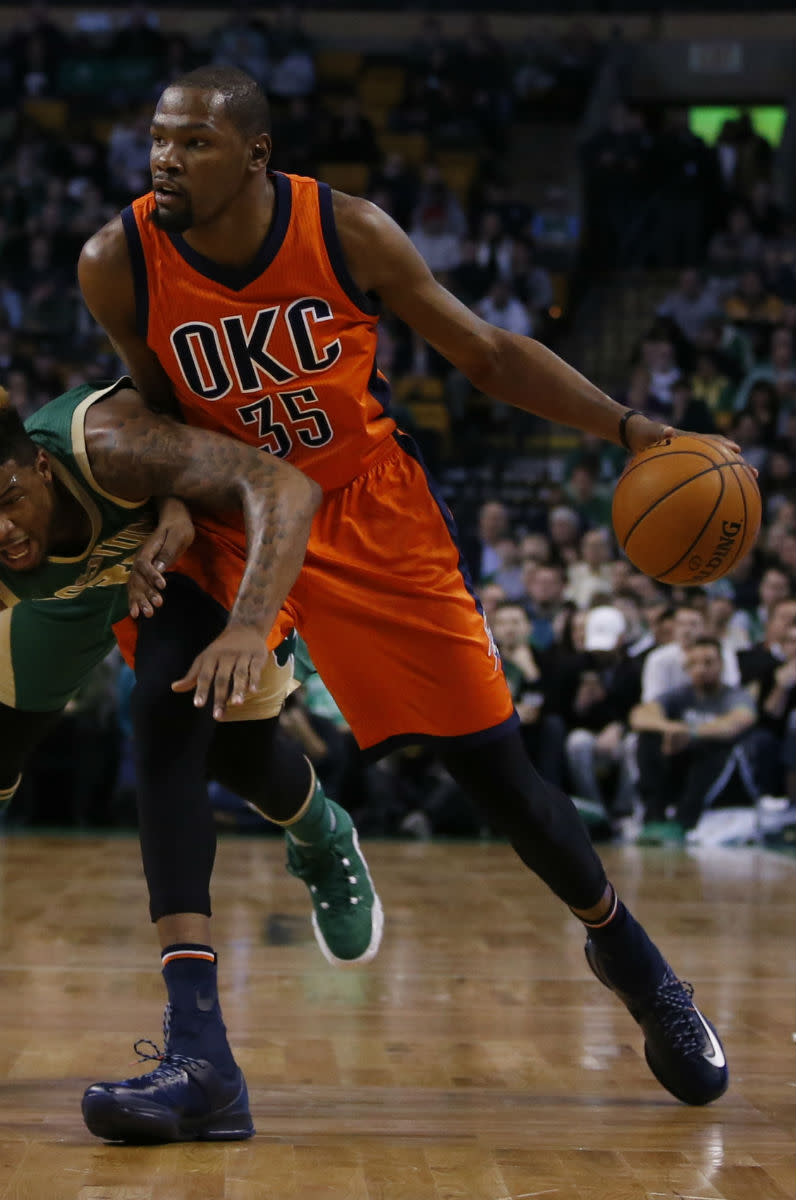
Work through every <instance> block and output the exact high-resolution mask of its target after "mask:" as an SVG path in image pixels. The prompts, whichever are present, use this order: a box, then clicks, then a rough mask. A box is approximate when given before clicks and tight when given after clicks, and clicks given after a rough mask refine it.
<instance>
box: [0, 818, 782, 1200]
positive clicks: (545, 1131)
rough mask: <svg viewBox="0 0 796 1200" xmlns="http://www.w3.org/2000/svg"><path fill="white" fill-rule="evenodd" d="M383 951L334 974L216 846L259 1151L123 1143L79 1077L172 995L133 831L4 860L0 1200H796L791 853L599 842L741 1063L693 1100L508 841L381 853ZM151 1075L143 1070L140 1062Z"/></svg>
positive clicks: (294, 895)
mask: <svg viewBox="0 0 796 1200" xmlns="http://www.w3.org/2000/svg"><path fill="white" fill-rule="evenodd" d="M369 858H370V862H371V867H372V869H373V873H374V877H375V879H376V881H377V884H378V886H379V890H380V892H381V894H382V898H383V900H384V904H385V911H386V927H385V937H384V943H383V946H382V950H381V953H380V955H379V957H378V958H377V959H376V961H375V962H374V963H373V964H371V966H369V967H365V968H360V969H355V970H349V971H336V970H334V969H333V968H332V967H330V966H328V965H327V963H326V962H325V960H324V959H323V958H322V957H321V954H320V952H319V951H318V950H317V949H316V947H315V943H314V941H313V940H312V937H311V931H310V926H309V919H308V915H307V903H306V900H305V893H304V890H303V887H302V885H301V884H300V883H298V882H297V881H296V880H294V879H292V878H290V877H289V876H288V875H286V873H285V872H284V870H283V867H282V848H281V845H280V844H279V843H278V842H276V841H272V840H259V839H248V838H247V839H241V838H232V837H227V838H223V839H222V841H221V844H220V848H219V856H218V860H217V866H216V881H215V904H216V912H217V918H216V945H217V947H218V948H219V951H220V955H221V958H220V969H221V977H222V988H223V992H222V999H223V1005H224V1012H225V1017H226V1020H227V1025H228V1027H229V1029H230V1033H231V1038H232V1044H233V1047H234V1048H235V1051H236V1054H237V1056H238V1059H239V1061H240V1062H241V1065H242V1066H243V1067H244V1069H245V1071H246V1075H247V1078H248V1083H249V1090H250V1093H251V1100H252V1110H253V1115H254V1119H255V1123H256V1125H257V1129H258V1136H257V1137H256V1138H254V1139H253V1140H252V1141H250V1142H242V1143H231V1144H227V1145H219V1144H216V1145H207V1144H206V1145H198V1144H190V1145H182V1146H162V1147H116V1146H110V1145H106V1144H104V1143H102V1142H100V1141H98V1140H96V1139H95V1138H93V1137H91V1135H90V1134H89V1133H88V1132H87V1130H86V1129H85V1127H84V1126H83V1124H82V1120H81V1116H80V1097H81V1094H82V1092H83V1089H84V1087H85V1086H86V1085H87V1084H88V1083H90V1082H93V1081H94V1080H96V1079H109V1078H110V1079H114V1078H122V1077H124V1076H126V1075H128V1074H136V1073H138V1072H137V1070H136V1069H135V1068H134V1067H133V1066H132V1063H133V1061H134V1055H133V1053H132V1042H133V1040H134V1039H135V1038H137V1037H141V1036H145V1037H151V1038H154V1039H155V1040H159V1023H160V1016H161V1011H162V1003H163V991H162V982H161V979H160V975H159V971H158V961H157V955H156V948H155V942H154V937H153V933H152V930H151V928H150V926H149V924H148V920H147V914H146V905H145V894H144V885H143V879H142V876H141V870H140V866H139V861H138V850H137V843H136V841H135V840H134V839H133V838H127V837H120V838H107V839H106V838H98V837H80V838H78V837H51V836H41V837H28V836H10V837H7V838H6V839H5V841H4V842H3V843H2V845H0V905H1V906H2V907H1V909H0V911H1V912H2V922H1V923H0V929H1V930H2V953H0V982H1V984H2V987H1V990H0V1017H1V1019H0V1200H45V1198H46V1200H459V1198H462V1200H464V1198H467V1200H530V1198H531V1197H545V1198H549V1200H792V1197H793V1196H794V1140H793V1139H794V1120H793V1118H794V1098H795V1095H794V1062H793V1058H794V1045H793V1032H794V1029H795V1028H796V1017H795V1015H794V982H793V968H794V942H793V901H794V875H795V874H796V862H794V860H793V859H790V858H787V857H781V856H778V855H775V854H772V853H768V852H764V851H757V850H725V851H717V850H708V851H703V852H699V853H693V852H677V851H669V850H655V849H649V850H641V849H638V848H624V849H618V848H617V849H614V848H610V849H609V850H608V851H607V852H606V854H605V858H606V861H607V863H608V866H609V870H610V873H611V874H612V876H613V877H614V878H615V880H616V881H617V882H619V883H620V884H621V891H622V893H623V895H624V896H625V898H626V899H628V900H629V901H630V902H631V904H632V905H633V906H634V907H635V908H636V910H637V911H638V912H639V914H640V915H642V916H643V917H644V919H645V921H646V924H647V925H648V927H649V928H650V930H651V931H652V932H653V934H654V935H655V936H656V937H657V939H658V941H659V942H660V944H661V946H662V948H663V949H664V950H665V952H666V953H667V955H668V957H669V958H670V960H671V961H672V963H673V964H674V966H675V968H676V969H677V970H678V972H679V973H680V974H681V976H683V977H685V978H688V979H690V980H691V981H692V982H693V983H694V984H695V985H696V989H697V992H696V994H697V998H698V1000H699V1002H700V1004H701V1006H702V1007H703V1008H704V1009H705V1011H706V1012H707V1013H708V1014H709V1015H710V1016H711V1017H712V1018H713V1020H714V1021H715V1023H716V1024H717V1026H718V1027H719V1029H720V1031H721V1033H722V1035H723V1037H724V1041H725V1047H726V1050H727V1054H728V1059H729V1062H730V1067H731V1071H732V1081H731V1086H730V1090H729V1092H728V1093H727V1094H726V1096H725V1097H724V1098H723V1099H722V1100H720V1101H719V1102H718V1103H716V1104H715V1105H712V1106H710V1107H707V1108H703V1109H693V1108H687V1107H685V1106H683V1105H680V1104H678V1103H677V1102H676V1101H675V1100H674V1099H673V1098H672V1097H670V1096H669V1095H668V1093H666V1092H664V1091H663V1090H662V1089H661V1088H660V1087H659V1085H658V1084H657V1083H656V1082H655V1080H654V1079H653V1078H652V1076H651V1075H650V1074H649V1072H648V1070H647V1068H646V1065H645V1063H644V1060H643V1054H642V1044H641V1038H640V1035H639V1031H638V1030H637V1028H636V1026H635V1025H634V1024H633V1022H632V1021H631V1019H630V1017H629V1016H628V1015H627V1013H626V1012H625V1010H624V1009H623V1008H622V1007H621V1006H620V1005H619V1004H618V1002H616V1001H615V1000H614V999H613V998H612V996H611V995H610V993H608V992H606V991H605V990H604V989H602V988H601V987H600V985H599V984H597V983H596V982H595V981H594V980H593V979H592V978H591V976H590V975H589V974H588V971H587V968H586V965H585V961H584V958H583V953H582V935H581V932H580V928H579V926H578V924H577V923H576V922H575V921H574V920H573V919H572V918H569V917H568V916H567V915H566V913H565V911H564V910H563V908H562V907H561V906H560V905H559V904H558V903H557V902H556V901H554V900H553V899H552V897H550V896H549V895H548V894H547V892H546V891H545V890H544V888H543V887H542V886H541V885H540V884H538V883H537V882H536V880H535V879H533V878H532V877H531V876H529V875H528V874H527V873H526V872H525V871H524V870H523V869H522V868H521V867H520V866H519V864H518V862H517V861H516V860H515V859H514V857H513V855H512V854H511V852H510V851H509V850H508V848H506V847H505V846H501V845H469V844H468V845H454V844H449V845H425V844H417V843H409V844H405V843H378V844H376V845H374V846H373V847H371V848H370V852H369ZM142 1069H143V1068H142Z"/></svg>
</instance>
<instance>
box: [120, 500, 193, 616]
mask: <svg viewBox="0 0 796 1200" xmlns="http://www.w3.org/2000/svg"><path fill="white" fill-rule="evenodd" d="M194 533H195V531H194V527H193V521H192V520H191V516H190V513H189V512H188V509H187V508H186V507H185V505H184V504H183V502H182V500H178V499H177V498H176V497H175V496H169V497H168V498H167V499H166V500H163V501H161V505H160V520H159V521H158V524H157V526H156V528H155V529H153V531H152V533H150V535H149V537H148V538H147V539H146V541H145V542H144V543H143V545H142V546H141V549H140V550H139V551H138V554H137V555H136V556H135V561H134V563H133V566H132V569H131V571H130V578H129V579H128V581H127V602H128V604H129V606H130V616H131V617H138V616H144V617H151V616H152V614H153V613H154V611H155V609H156V608H160V606H161V604H162V603H163V596H162V595H161V593H162V591H163V589H164V588H165V586H166V576H165V571H166V570H167V569H168V567H170V566H171V564H172V563H174V562H176V561H177V559H178V558H179V557H180V556H181V555H182V554H184V553H185V551H186V550H187V549H188V547H189V546H190V544H191V542H192V541H193V539H194Z"/></svg>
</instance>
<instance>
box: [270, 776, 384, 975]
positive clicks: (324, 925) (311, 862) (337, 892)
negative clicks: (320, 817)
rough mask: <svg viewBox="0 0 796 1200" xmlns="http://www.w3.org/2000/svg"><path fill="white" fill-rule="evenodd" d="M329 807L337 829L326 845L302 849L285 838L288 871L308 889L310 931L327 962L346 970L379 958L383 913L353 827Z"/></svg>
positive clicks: (342, 813)
mask: <svg viewBox="0 0 796 1200" xmlns="http://www.w3.org/2000/svg"><path fill="white" fill-rule="evenodd" d="M329 806H330V808H331V809H332V811H333V812H334V815H335V820H336V825H335V828H334V830H333V832H332V833H330V834H329V837H328V839H327V840H326V842H325V843H323V844H322V845H320V846H313V847H312V848H310V847H308V846H307V847H304V846H300V845H297V844H296V843H295V842H294V841H293V839H292V838H291V837H290V836H289V835H288V836H287V869H288V871H289V872H290V874H291V875H295V876H296V878H297V879H303V881H304V883H306V885H307V887H308V888H309V890H310V897H311V898H312V908H313V912H312V928H313V930H314V931H315V940H316V941H317V943H318V945H319V946H320V948H321V950H322V951H323V956H324V958H326V959H327V960H328V961H329V962H330V963H332V964H333V965H334V966H338V967H346V966H353V965H354V964H358V963H366V962H370V960H371V959H372V958H375V956H376V953H377V951H378V949H379V945H380V944H381V934H382V929H383V927H384V912H383V910H382V907H381V901H380V900H379V897H378V896H377V895H376V892H375V890H374V887H373V880H372V879H371V877H370V871H369V870H368V864H367V862H366V861H365V856H364V854H363V853H362V851H361V850H360V848H359V838H358V837H357V831H356V829H355V827H354V822H353V821H352V820H351V818H350V816H349V815H348V813H347V812H346V811H345V809H344V808H341V807H340V805H339V804H335V802H334V801H333V800H330V801H329Z"/></svg>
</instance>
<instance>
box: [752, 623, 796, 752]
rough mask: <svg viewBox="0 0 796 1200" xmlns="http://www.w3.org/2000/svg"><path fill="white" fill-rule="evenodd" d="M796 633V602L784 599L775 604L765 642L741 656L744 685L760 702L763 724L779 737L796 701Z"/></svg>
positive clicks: (767, 625) (758, 703) (767, 624)
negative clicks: (795, 649)
mask: <svg viewBox="0 0 796 1200" xmlns="http://www.w3.org/2000/svg"><path fill="white" fill-rule="evenodd" d="M794 631H796V600H782V601H780V602H779V604H776V605H774V607H773V609H772V611H771V615H770V616H769V618H768V620H767V622H766V627H765V633H764V635H763V638H762V640H761V641H759V642H756V643H755V644H754V645H753V646H750V647H749V648H748V649H746V650H741V651H740V652H739V654H738V664H739V666H740V669H741V682H742V683H743V684H744V686H745V687H746V688H748V689H749V691H750V692H751V693H752V695H753V696H754V697H755V699H756V700H757V706H758V713H759V715H760V719H761V721H764V722H765V723H766V724H767V725H768V726H769V728H771V727H773V729H774V732H776V733H777V734H778V735H779V736H784V733H785V722H786V719H787V714H788V712H789V711H790V709H791V708H792V707H793V705H794V702H796V678H794V677H792V676H793V670H794V652H793V646H792V644H791V643H792V639H793V636H794ZM783 667H784V668H785V669H784V670H783V669H782V668H783ZM769 701H770V702H769Z"/></svg>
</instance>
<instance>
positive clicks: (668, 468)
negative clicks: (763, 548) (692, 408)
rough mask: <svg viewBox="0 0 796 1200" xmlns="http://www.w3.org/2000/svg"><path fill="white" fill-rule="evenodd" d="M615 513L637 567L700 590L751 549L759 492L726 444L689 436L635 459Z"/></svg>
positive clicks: (625, 547)
mask: <svg viewBox="0 0 796 1200" xmlns="http://www.w3.org/2000/svg"><path fill="white" fill-rule="evenodd" d="M612 516H613V524H614V531H615V533H616V536H617V540H618V541H619V545H620V546H621V547H622V549H623V550H624V552H625V554H626V555H627V557H628V558H629V559H630V561H631V562H632V563H633V565H634V566H635V567H637V568H638V569H639V571H643V572H644V574H645V575H650V576H652V578H653V579H657V580H659V581H660V582H661V583H669V584H678V585H680V586H686V587H689V586H690V587H696V586H698V585H699V584H705V583H711V582H712V581H713V580H714V579H720V578H721V576H722V575H726V574H727V572H728V571H731V570H732V569H733V567H736V566H737V565H738V563H739V562H741V560H742V559H744V558H745V557H746V555H747V554H748V553H749V551H750V550H751V549H752V547H753V546H754V544H755V541H756V540H757V535H758V533H759V531H760V518H761V503H760V492H759V490H758V487H757V481H756V479H755V477H754V474H753V472H752V470H751V469H750V467H749V466H748V465H747V464H746V463H745V462H744V460H743V459H742V458H741V457H740V456H739V455H737V454H735V453H734V452H733V451H732V450H731V449H730V448H729V446H726V445H725V444H724V443H722V442H719V441H716V440H714V439H711V438H705V437H700V436H699V435H697V434H684V435H682V436H680V437H674V438H666V439H665V440H664V441H662V442H657V443H656V444H655V445H654V446H649V447H648V448H647V449H646V450H642V451H641V453H640V454H636V455H634V456H633V458H631V460H630V462H629V463H628V464H627V466H626V467H625V469H624V471H623V472H622V474H621V475H620V477H619V479H618V481H617V484H616V489H615V491H614V500H613V511H612Z"/></svg>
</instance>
